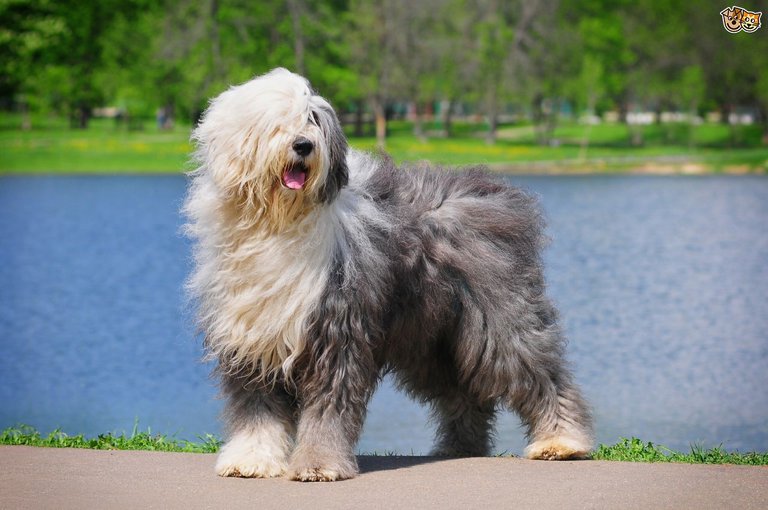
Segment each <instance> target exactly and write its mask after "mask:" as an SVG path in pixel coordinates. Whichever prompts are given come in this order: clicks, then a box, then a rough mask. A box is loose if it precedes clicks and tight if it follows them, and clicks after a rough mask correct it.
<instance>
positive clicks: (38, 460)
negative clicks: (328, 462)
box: [0, 446, 768, 510]
mask: <svg viewBox="0 0 768 510" xmlns="http://www.w3.org/2000/svg"><path fill="white" fill-rule="evenodd" d="M359 460H360V467H361V470H362V474H361V475H360V476H358V477H357V478H355V479H353V480H348V481H344V482H335V483H299V482H289V481H286V480H246V479H234V478H218V477H216V476H215V475H214V474H213V463H214V456H213V455H201V454H187V453H155V452H127V451H96V450H75V449H55V448H31V447H25V446H3V447H0V509H17V508H19V509H26V508H51V509H70V508H72V509H75V508H76V509H91V508H94V509H122V508H132V509H150V508H158V509H175V508H181V509H184V510H192V509H196V508H254V509H269V508H285V509H290V510H294V509H302V508H313V509H315V508H317V509H324V508H333V509H344V508H350V509H363V510H364V509H372V508H382V509H389V508H392V509H401V508H402V509H407V508H439V509H441V510H445V509H453V508H457V509H479V510H488V509H494V508H514V509H525V508H535V509H548V508H558V509H565V508H567V509H571V508H611V509H613V508H642V509H650V508H653V509H661V508H684V509H689V508H690V509H702V508H739V509H747V508H755V509H758V508H759V509H766V508H768V467H744V466H702V465H693V466H692V465H683V464H640V463H623V462H602V461H580V462H544V461H528V460H521V459H512V458H472V459H449V460H444V459H434V458H429V457H360V458H359Z"/></svg>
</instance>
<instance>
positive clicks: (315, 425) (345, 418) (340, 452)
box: [288, 402, 365, 482]
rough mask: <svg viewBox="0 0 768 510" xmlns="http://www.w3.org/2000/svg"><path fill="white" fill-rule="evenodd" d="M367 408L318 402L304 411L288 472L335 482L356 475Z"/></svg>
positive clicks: (296, 477)
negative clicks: (358, 443) (358, 451)
mask: <svg viewBox="0 0 768 510" xmlns="http://www.w3.org/2000/svg"><path fill="white" fill-rule="evenodd" d="M364 414H365V411H364V410H361V409H345V410H344V412H342V413H340V412H338V410H337V409H335V406H333V405H331V406H328V405H327V404H325V403H322V402H316V403H314V404H312V405H310V406H308V407H307V408H305V409H304V411H303V412H302V414H301V418H300V419H299V429H298V434H297V444H296V449H295V450H294V452H293V456H292V458H291V464H290V468H289V470H288V476H289V477H290V478H291V479H293V480H299V481H302V482H332V481H335V480H344V479H347V478H352V477H354V476H355V475H356V474H357V472H358V468H357V459H356V458H355V453H354V448H355V445H356V444H357V439H358V437H359V435H360V429H361V427H362V422H363V419H364Z"/></svg>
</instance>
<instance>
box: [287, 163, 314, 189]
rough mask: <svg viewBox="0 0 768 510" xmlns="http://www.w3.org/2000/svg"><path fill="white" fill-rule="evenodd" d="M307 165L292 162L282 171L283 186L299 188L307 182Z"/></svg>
mask: <svg viewBox="0 0 768 510" xmlns="http://www.w3.org/2000/svg"><path fill="white" fill-rule="evenodd" d="M307 171H308V170H307V167H306V166H304V165H303V164H302V163H293V164H292V165H290V166H289V167H288V168H286V169H285V171H284V172H283V186H285V187H286V188H288V189H301V188H303V187H304V184H305V183H306V182H307Z"/></svg>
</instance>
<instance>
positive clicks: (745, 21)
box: [720, 5, 763, 34]
mask: <svg viewBox="0 0 768 510" xmlns="http://www.w3.org/2000/svg"><path fill="white" fill-rule="evenodd" d="M720 15H721V16H722V17H723V26H724V27H725V29H726V30H727V31H729V32H730V33H732V34H735V33H736V32H740V31H742V30H743V31H744V32H747V33H750V34H751V33H752V32H754V31H755V30H757V29H758V28H760V17H761V16H762V15H763V13H762V12H752V11H748V10H746V9H745V8H743V7H739V6H738V5H734V6H733V7H726V8H725V9H723V10H722V11H720Z"/></svg>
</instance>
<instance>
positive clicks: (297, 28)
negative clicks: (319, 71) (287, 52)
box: [288, 0, 307, 76]
mask: <svg viewBox="0 0 768 510" xmlns="http://www.w3.org/2000/svg"><path fill="white" fill-rule="evenodd" d="M288 9H289V10H290V11H291V24H292V26H293V55H294V61H295V63H296V72H297V73H299V74H300V75H302V76H304V75H306V74H307V70H306V67H305V65H304V31H303V30H302V28H301V13H302V12H303V11H304V9H305V5H304V2H302V1H301V0H288Z"/></svg>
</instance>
